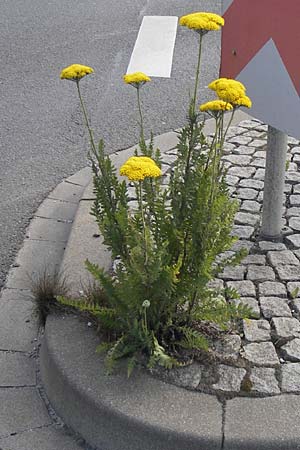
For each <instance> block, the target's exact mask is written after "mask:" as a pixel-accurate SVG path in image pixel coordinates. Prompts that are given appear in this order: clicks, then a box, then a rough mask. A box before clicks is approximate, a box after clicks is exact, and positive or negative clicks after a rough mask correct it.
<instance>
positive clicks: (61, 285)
mask: <svg viewBox="0 0 300 450" xmlns="http://www.w3.org/2000/svg"><path fill="white" fill-rule="evenodd" d="M31 292H32V294H33V298H34V301H35V306H36V312H37V314H38V316H39V319H40V322H41V323H42V324H43V325H44V324H45V321H46V317H47V316H48V314H49V313H51V312H53V311H57V310H59V309H61V308H60V304H59V303H58V302H57V297H58V296H67V295H68V292H69V286H68V282H67V277H66V276H65V275H64V274H63V273H61V272H59V271H58V270H54V271H53V272H50V273H49V270H48V269H47V268H45V269H44V270H43V271H42V272H40V273H39V274H38V275H37V276H36V278H31Z"/></svg>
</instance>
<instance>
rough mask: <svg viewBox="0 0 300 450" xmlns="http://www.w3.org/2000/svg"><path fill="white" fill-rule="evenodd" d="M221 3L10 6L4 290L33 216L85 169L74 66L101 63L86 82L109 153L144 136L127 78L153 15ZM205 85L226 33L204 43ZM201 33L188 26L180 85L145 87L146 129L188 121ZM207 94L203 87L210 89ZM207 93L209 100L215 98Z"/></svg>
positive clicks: (1, 71)
mask: <svg viewBox="0 0 300 450" xmlns="http://www.w3.org/2000/svg"><path fill="white" fill-rule="evenodd" d="M220 3H221V2H220V1H217V0H185V1H184V2H183V1H182V0H144V1H142V0H123V1H122V2H120V1H119V0H109V1H108V0H106V1H105V0H1V4H0V43H1V45H0V60H1V66H0V155H1V160H0V161H1V163H0V288H1V286H3V284H4V281H5V277H6V274H7V271H8V269H9V266H10V265H11V264H12V263H13V260H14V257H15V255H16V253H17V251H18V249H19V248H20V246H21V244H22V242H23V239H24V233H25V229H26V227H27V225H28V224H29V221H30V218H31V217H32V214H33V213H34V211H35V210H36V209H37V207H38V205H39V204H40V203H41V202H42V200H43V199H44V198H45V197H46V196H47V194H48V193H49V192H50V191H51V190H52V189H53V188H54V187H55V186H56V184H58V183H59V182H61V181H62V180H63V178H65V177H67V176H69V175H71V174H73V173H74V172H76V171H77V170H79V169H81V168H82V167H85V166H86V164H87V161H86V151H87V145H88V141H87V136H86V134H85V133H84V131H83V127H82V117H81V113H80V109H79V105H78V100H77V96H76V89H75V86H74V84H73V83H71V82H68V81H62V80H60V79H59V73H60V70H61V69H62V68H63V67H65V66H68V65H69V64H73V63H80V64H86V65H89V66H92V67H93V68H94V69H95V75H93V76H90V77H87V78H86V79H84V80H82V82H81V87H82V91H83V94H84V96H85V99H86V101H87V103H88V105H89V112H90V117H91V121H92V124H93V128H94V129H95V134H96V136H97V137H103V138H104V140H105V143H106V150H107V152H108V153H111V152H114V151H116V150H119V149H122V148H126V147H128V146H130V145H133V144H134V143H135V142H136V141H137V138H138V129H137V127H136V118H137V111H136V98H135V92H134V89H133V88H132V87H131V86H126V85H125V84H124V83H123V82H122V75H123V74H124V73H125V72H126V69H127V65H128V62H129V59H130V55H131V52H132V49H133V46H134V43H135V40H136V37H137V33H138V30H139V26H140V24H141V20H142V18H143V16H144V15H175V16H181V15H183V14H186V13H189V12H192V11H201V10H202V11H213V12H217V13H220ZM205 40H206V45H205V50H204V54H203V66H202V69H203V70H202V75H201V85H202V86H206V85H207V84H208V82H209V81H210V80H212V79H213V78H215V77H217V75H218V64H219V53H220V33H219V32H217V33H215V32H214V33H209V34H208V35H206V37H205ZM196 42H197V39H196V34H195V33H193V32H191V31H189V30H187V29H185V28H179V30H178V33H177V38H176V45H175V54H174V64H173V71H172V77H171V79H158V78H156V79H153V81H152V82H151V83H148V84H147V85H146V86H145V87H144V89H143V92H142V94H143V108H144V111H145V128H146V129H147V130H148V134H149V131H150V130H152V131H153V133H154V134H160V133H162V132H165V131H169V130H171V129H175V128H178V127H180V126H182V125H183V124H184V119H185V114H186V110H187V103H188V101H187V94H188V91H189V89H191V88H192V85H193V77H194V66H195V55H196ZM202 92H203V91H202ZM209 95H210V94H209V92H208V91H207V90H206V91H205V93H204V94H202V98H201V100H205V99H206V98H207V97H208V96H209Z"/></svg>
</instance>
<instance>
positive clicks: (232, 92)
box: [208, 78, 252, 108]
mask: <svg viewBox="0 0 300 450" xmlns="http://www.w3.org/2000/svg"><path fill="white" fill-rule="evenodd" d="M208 87H209V88H210V89H212V90H213V91H215V92H216V94H217V95H218V97H219V99H220V100H223V101H224V102H227V103H231V104H232V105H233V106H236V107H238V106H246V107H247V108H251V105H252V102H251V100H250V98H249V97H247V95H246V88H245V86H244V85H243V83H241V82H240V81H237V80H233V79H231V78H219V79H217V80H215V81H213V82H212V83H210V84H209V85H208Z"/></svg>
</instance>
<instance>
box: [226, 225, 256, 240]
mask: <svg viewBox="0 0 300 450" xmlns="http://www.w3.org/2000/svg"><path fill="white" fill-rule="evenodd" d="M253 233H254V227H250V226H248V225H234V226H233V227H232V232H231V235H232V236H237V237H238V238H240V239H248V238H250V237H251V236H252V234H253Z"/></svg>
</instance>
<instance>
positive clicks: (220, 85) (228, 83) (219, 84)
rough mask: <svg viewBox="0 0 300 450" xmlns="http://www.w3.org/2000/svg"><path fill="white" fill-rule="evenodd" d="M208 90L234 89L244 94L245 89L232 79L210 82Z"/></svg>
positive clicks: (219, 79)
mask: <svg viewBox="0 0 300 450" xmlns="http://www.w3.org/2000/svg"><path fill="white" fill-rule="evenodd" d="M208 87H209V89H212V90H213V91H216V92H217V91H218V90H222V89H227V88H228V87H234V88H236V89H240V90H241V91H243V93H244V94H245V92H246V88H245V86H244V85H243V83H241V82H240V81H237V80H233V79H232V78H218V79H217V80H214V81H212V82H211V83H210V84H209V85H208Z"/></svg>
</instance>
